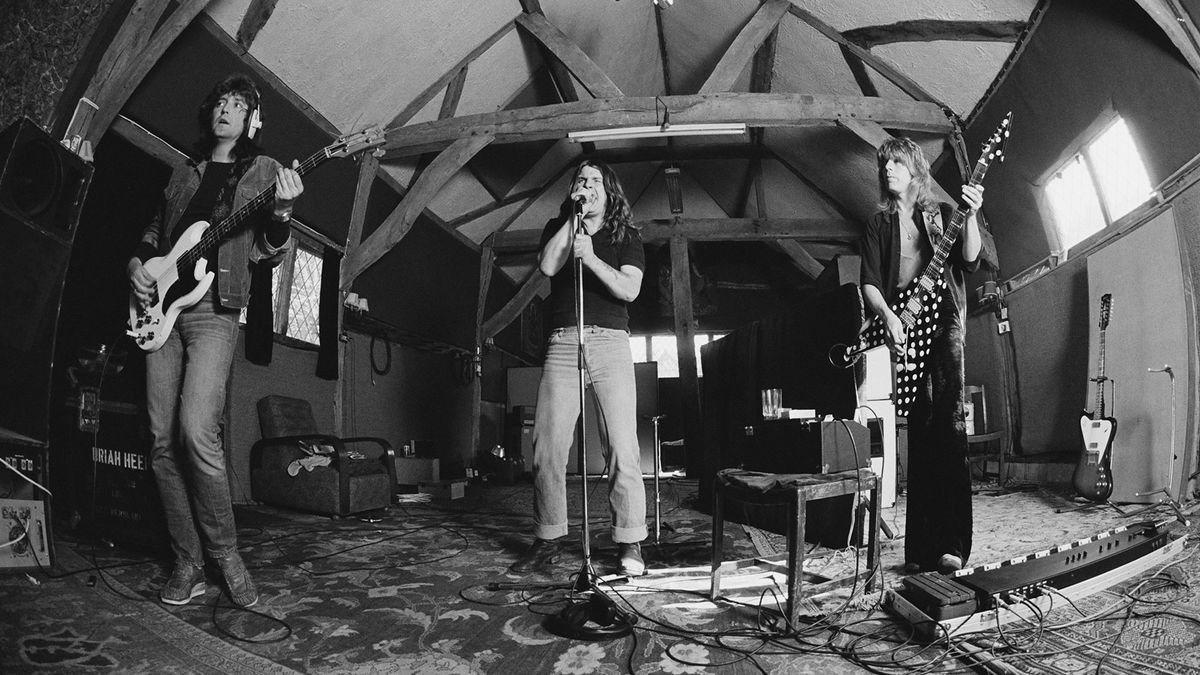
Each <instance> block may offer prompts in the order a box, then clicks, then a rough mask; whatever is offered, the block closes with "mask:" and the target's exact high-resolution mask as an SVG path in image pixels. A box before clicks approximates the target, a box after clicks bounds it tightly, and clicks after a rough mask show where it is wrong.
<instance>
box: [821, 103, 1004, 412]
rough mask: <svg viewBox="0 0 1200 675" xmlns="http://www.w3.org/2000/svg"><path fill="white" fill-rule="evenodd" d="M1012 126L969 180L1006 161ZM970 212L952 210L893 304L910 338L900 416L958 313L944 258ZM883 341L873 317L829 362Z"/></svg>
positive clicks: (900, 385)
mask: <svg viewBox="0 0 1200 675" xmlns="http://www.w3.org/2000/svg"><path fill="white" fill-rule="evenodd" d="M1011 126H1012V113H1011V112H1010V113H1008V115H1006V116H1005V117H1004V120H1003V121H1002V122H1000V126H999V127H997V128H996V130H995V131H994V132H993V133H992V135H991V136H989V137H988V140H987V142H986V143H984V144H983V151H982V152H981V153H980V155H979V161H977V162H976V163H975V169H974V170H973V171H972V172H971V177H970V179H969V180H968V184H970V185H979V184H980V183H982V182H983V177H984V176H985V175H987V171H988V168H989V167H991V165H992V163H993V162H996V161H1004V144H1005V142H1006V141H1007V140H1008V136H1009V128H1010V127H1011ZM968 212H969V209H968V208H967V207H963V206H960V207H958V208H957V209H956V210H955V211H954V215H953V216H952V217H951V218H950V222H949V223H948V224H947V225H946V227H945V228H944V232H943V233H942V237H941V238H940V239H939V240H938V241H937V242H936V243H935V245H934V252H933V258H932V259H931V260H930V261H929V264H927V265H926V266H925V269H924V270H922V272H921V274H920V275H919V276H918V277H917V278H915V279H913V280H912V282H911V283H909V285H908V287H907V288H905V289H904V290H903V291H902V292H901V293H900V295H899V297H898V298H897V300H896V302H895V303H894V304H893V305H892V311H893V312H895V313H896V316H897V317H899V319H900V321H901V322H903V323H904V330H905V334H906V335H907V336H908V343H907V344H906V345H905V351H904V354H903V356H897V355H895V354H893V355H892V361H893V365H894V366H895V375H896V376H895V389H894V393H893V395H892V398H893V402H894V403H895V405H896V414H898V415H901V416H905V417H907V416H908V413H909V412H910V411H911V409H912V405H913V403H914V402H915V401H916V391H917V383H918V382H920V380H921V377H922V376H923V375H924V374H925V368H926V365H927V364H926V358H927V357H928V355H929V345H930V344H932V343H933V339H934V338H935V337H936V336H937V335H939V334H940V330H941V328H942V321H941V318H942V316H943V315H944V314H945V315H949V314H950V313H951V312H953V311H954V305H953V302H954V301H953V299H952V298H951V297H950V295H949V292H948V290H949V289H948V288H947V286H946V279H945V277H944V275H943V274H942V271H943V270H944V269H945V267H946V259H947V258H948V257H949V256H950V250H951V249H952V248H953V247H954V242H955V241H956V240H957V239H958V235H959V233H960V232H961V231H962V228H963V225H964V224H965V223H966V222H967V216H968ZM885 344H887V327H886V325H885V324H884V322H883V320H882V319H880V318H879V317H875V318H873V319H872V320H871V321H870V323H868V324H866V325H865V328H864V330H863V331H862V333H861V335H860V336H859V342H858V344H857V345H855V346H854V347H847V346H846V345H844V344H837V345H834V346H833V347H832V348H831V349H830V350H829V360H830V362H832V363H833V364H834V365H837V366H842V367H849V366H850V365H851V364H853V363H854V361H855V360H856V359H857V358H858V356H859V355H861V354H862V353H863V352H865V351H867V350H870V349H874V348H876V347H879V346H882V345H885ZM897 359H899V361H897Z"/></svg>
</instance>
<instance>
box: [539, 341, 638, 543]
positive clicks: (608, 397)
mask: <svg viewBox="0 0 1200 675" xmlns="http://www.w3.org/2000/svg"><path fill="white" fill-rule="evenodd" d="M577 334H578V331H577V330H576V328H575V327H574V326H571V327H569V328H557V329H555V330H554V332H552V333H551V334H550V342H549V344H548V345H547V346H546V363H545V365H544V367H543V370H542V381H541V384H540V385H539V386H538V403H537V411H536V413H535V417H534V428H533V522H534V536H536V537H537V538H539V539H557V538H558V537H562V536H564V535H566V534H567V480H566V473H567V471H566V470H567V459H568V457H569V455H570V452H571V442H572V440H573V439H574V438H575V425H576V423H577V422H578V420H579V365H578V353H579V352H578V339H577V337H576V335H577ZM583 355H584V363H585V364H586V366H587V368H586V378H585V382H590V384H591V387H592V390H593V391H594V392H595V394H596V400H597V402H598V403H599V404H600V411H601V415H600V417H601V419H600V420H591V419H589V423H590V424H598V425H599V426H598V428H599V430H600V437H601V439H606V441H607V442H606V443H604V444H603V445H604V448H603V450H604V453H605V458H606V459H607V460H608V462H609V467H608V506H609V511H610V513H611V516H612V539H613V541H614V542H617V543H619V544H626V543H634V542H639V541H641V540H643V539H645V538H646V486H645V484H644V483H643V482H642V464H641V448H639V447H638V440H637V389H636V386H635V384H634V379H633V356H632V355H631V354H630V351H629V333H627V332H626V331H623V330H615V329H612V328H600V327H597V326H584V329H583Z"/></svg>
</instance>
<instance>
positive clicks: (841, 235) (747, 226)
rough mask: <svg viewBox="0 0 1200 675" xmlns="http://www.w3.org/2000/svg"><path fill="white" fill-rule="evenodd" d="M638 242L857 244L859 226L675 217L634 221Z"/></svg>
mask: <svg viewBox="0 0 1200 675" xmlns="http://www.w3.org/2000/svg"><path fill="white" fill-rule="evenodd" d="M636 224H637V226H638V227H639V228H640V229H641V232H642V241H644V242H659V241H667V240H669V239H670V238H671V237H672V236H676V235H682V236H684V237H686V238H687V239H688V241H761V240H766V239H796V240H800V241H857V240H858V238H859V237H861V236H862V228H861V226H859V225H857V224H855V223H852V222H849V221H846V220H840V219H838V218H675V219H670V220H668V219H653V220H643V221H637V223H636Z"/></svg>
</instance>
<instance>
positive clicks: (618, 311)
mask: <svg viewBox="0 0 1200 675" xmlns="http://www.w3.org/2000/svg"><path fill="white" fill-rule="evenodd" d="M563 220H564V219H563V217H561V216H560V217H557V218H551V219H550V221H549V222H547V223H546V227H545V228H544V229H543V230H542V243H541V247H540V248H545V247H546V242H548V241H550V238H551V237H553V236H554V235H555V233H557V232H558V229H559V228H560V227H562V226H563ZM592 250H593V251H595V253H596V257H598V258H600V259H601V260H603V261H604V262H605V263H607V264H609V265H611V266H612V267H613V268H614V269H617V270H620V269H621V266H622V265H633V266H634V267H636V268H638V269H639V270H645V269H646V252H645V251H644V250H643V249H642V235H641V234H639V233H638V231H637V230H634V229H632V228H630V230H629V236H628V237H627V238H626V239H625V242H624V243H623V244H618V243H616V242H615V241H613V237H612V233H611V232H610V231H609V230H608V229H607V228H606V229H602V230H600V231H599V232H597V233H596V234H594V235H592ZM574 264H575V263H574V260H573V259H571V258H569V259H568V260H567V263H566V264H565V265H563V267H562V269H561V270H559V271H558V274H555V275H554V276H553V277H551V278H550V297H549V298H548V299H547V307H548V308H549V320H550V327H551V328H563V327H565V326H574V325H575V273H574ZM583 325H585V326H600V327H602V328H614V329H617V330H629V309H628V306H627V303H626V302H625V301H624V300H620V299H618V298H617V297H616V296H614V295H613V294H612V293H611V292H609V290H608V287H607V286H605V285H604V283H603V282H602V281H600V279H598V278H597V277H596V275H595V274H593V273H592V271H591V270H589V269H588V268H587V267H586V266H584V268H583Z"/></svg>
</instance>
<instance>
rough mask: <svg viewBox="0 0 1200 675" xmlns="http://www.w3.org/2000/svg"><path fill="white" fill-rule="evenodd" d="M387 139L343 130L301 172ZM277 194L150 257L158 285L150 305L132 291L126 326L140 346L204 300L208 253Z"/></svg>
mask: <svg viewBox="0 0 1200 675" xmlns="http://www.w3.org/2000/svg"><path fill="white" fill-rule="evenodd" d="M384 140H385V138H384V135H383V130H381V129H378V128H371V129H365V130H363V131H359V132H356V133H353V134H349V135H346V136H343V137H341V138H339V139H338V140H337V141H335V142H334V143H332V144H330V145H328V146H326V147H324V148H322V149H320V150H319V151H317V152H316V153H314V154H313V155H312V156H310V157H309V158H308V159H305V160H304V161H303V162H301V163H300V165H299V166H298V167H297V168H296V172H297V173H299V174H300V175H304V174H305V173H307V172H308V171H311V170H312V169H314V168H316V167H317V166H319V165H320V164H322V163H324V162H325V160H327V159H331V158H333V157H349V156H351V155H354V154H356V153H359V152H362V151H363V150H367V149H369V148H375V147H378V146H380V145H383V142H384ZM274 199H275V184H274V183H271V185H270V186H269V187H267V189H265V190H263V191H262V192H260V193H258V195H257V196H255V197H254V198H253V199H251V200H250V201H248V202H246V204H245V205H243V206H242V207H241V208H240V209H238V210H237V211H235V212H233V213H231V214H229V216H227V217H226V218H225V219H224V220H222V221H221V222H219V223H216V224H214V225H209V223H208V222H207V221H203V220H200V221H196V222H195V223H192V224H191V225H189V226H188V228H187V229H186V230H184V231H183V234H181V235H180V237H179V240H178V241H177V242H176V243H175V246H174V247H172V248H171V251H170V252H169V253H167V254H166V255H164V256H159V257H157V258H151V259H149V260H147V261H146V262H145V265H144V267H145V269H146V270H147V271H148V272H150V275H151V276H153V277H154V279H155V281H156V283H157V285H156V288H155V291H154V295H153V296H152V297H151V299H150V302H149V303H148V304H146V305H143V304H142V303H141V302H140V301H139V300H138V299H137V296H136V295H134V294H133V293H130V294H129V329H128V330H126V331H125V333H126V334H127V335H129V336H130V337H132V338H133V341H134V343H135V344H137V346H138V347H141V348H142V349H143V350H145V351H148V352H153V351H157V350H158V349H159V347H162V346H163V344H164V343H166V341H167V336H169V335H170V334H171V328H172V327H173V326H174V325H175V319H176V318H177V317H178V316H179V313H180V312H182V311H183V310H185V309H187V308H189V307H191V306H192V305H195V304H196V303H197V302H199V301H200V298H202V297H204V294H205V293H207V292H208V288H209V286H211V285H212V282H213V279H214V278H215V276H216V274H215V272H211V271H209V269H208V261H207V260H206V259H205V257H204V256H205V254H206V253H208V252H209V251H210V250H212V249H214V248H215V247H216V246H217V245H218V244H220V243H221V241H222V240H224V239H225V237H226V235H228V234H230V233H231V232H233V231H234V230H236V229H237V228H238V227H240V226H241V225H243V224H245V222H246V221H247V220H248V219H249V217H250V216H251V215H252V214H253V213H254V212H255V211H257V210H258V209H260V208H262V207H263V206H265V205H266V204H269V203H271V202H272V201H273V200H274Z"/></svg>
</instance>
